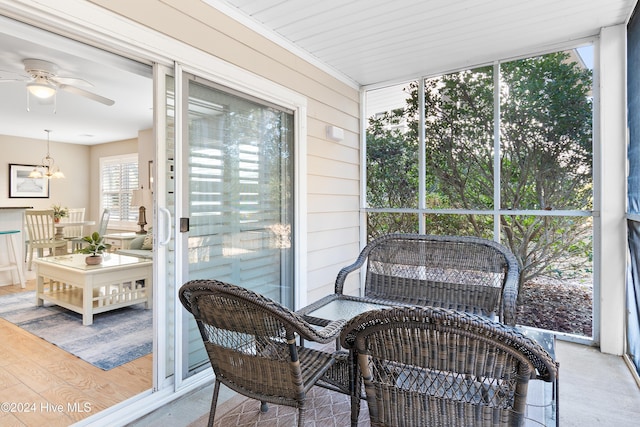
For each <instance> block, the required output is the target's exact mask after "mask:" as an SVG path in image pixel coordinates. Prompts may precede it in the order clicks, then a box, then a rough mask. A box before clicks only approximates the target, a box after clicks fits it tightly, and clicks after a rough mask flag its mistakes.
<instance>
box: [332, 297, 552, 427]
mask: <svg viewBox="0 0 640 427" xmlns="http://www.w3.org/2000/svg"><path fill="white" fill-rule="evenodd" d="M340 342H341V344H342V345H343V346H344V347H345V348H348V349H350V351H351V353H352V356H351V357H352V360H353V362H354V364H355V367H354V372H357V373H356V375H357V378H358V381H357V383H356V384H357V385H356V387H355V389H356V390H360V389H361V387H360V381H362V382H363V383H364V389H365V394H366V400H367V406H368V409H369V417H370V420H371V426H372V427H377V426H477V427H489V426H490V427H497V426H521V425H523V422H524V420H525V409H526V401H527V390H528V385H529V381H530V380H531V379H540V380H543V381H546V382H552V381H554V380H555V377H556V375H557V365H556V363H555V362H554V360H553V359H552V358H551V356H550V355H549V354H548V353H547V352H546V351H545V350H544V349H543V348H542V347H541V346H540V345H539V344H538V343H537V342H535V341H533V340H532V339H529V338H527V337H525V336H524V335H523V334H522V333H520V332H519V331H517V330H516V329H515V328H513V327H510V326H507V325H504V324H502V323H499V322H494V321H492V320H490V319H487V318H485V317H482V316H479V315H475V314H471V313H465V312H461V311H455V310H449V309H445V308H441V307H392V308H387V309H381V310H372V311H368V312H365V313H363V314H360V315H358V316H356V317H355V318H353V319H351V320H350V321H349V322H348V323H347V324H346V325H345V327H344V328H343V330H342V332H341V334H340ZM359 405H360V399H352V425H354V422H353V420H354V419H355V420H357V413H358V412H359Z"/></svg>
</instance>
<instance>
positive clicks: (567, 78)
mask: <svg viewBox="0 0 640 427" xmlns="http://www.w3.org/2000/svg"><path fill="white" fill-rule="evenodd" d="M592 58H593V48H592V47H591V46H586V47H581V48H577V49H570V50H566V51H561V52H554V53H549V54H546V55H540V56H536V57H531V58H525V59H519V60H516V61H508V62H507V61H505V62H501V63H499V64H494V65H492V66H485V67H478V68H474V69H469V70H462V71H458V72H454V73H449V74H443V75H439V76H434V77H430V78H426V79H423V80H415V81H412V82H409V83H406V84H404V85H398V86H394V87H389V88H382V89H376V90H372V91H369V92H367V98H366V99H367V105H366V107H367V113H366V115H367V117H368V126H367V139H366V155H367V159H366V171H367V175H366V177H367V182H366V185H367V188H366V194H367V205H366V208H365V209H366V213H367V232H368V238H369V239H373V238H375V237H377V236H379V235H381V234H386V233H391V232H420V233H427V234H450V235H472V236H478V237H484V238H489V239H494V240H496V241H500V242H501V243H503V244H504V245H506V246H507V247H509V248H510V249H511V251H512V252H513V253H514V255H515V256H516V258H517V259H518V261H519V264H520V270H521V283H520V295H519V296H520V298H519V302H520V304H521V306H520V309H521V313H520V314H519V319H518V323H521V324H524V325H527V326H535V327H539V328H542V329H549V330H554V331H559V332H565V333H567V334H575V335H578V336H592V305H593V277H592V272H593V221H592V218H591V216H592V213H591V210H592V209H593V205H594V204H593V187H594V184H593V172H592V163H593V158H592V154H593V126H592V116H593V96H592V87H593V75H592V73H593V71H592V63H591V59H592ZM552 300H553V301H558V302H559V304H558V305H560V306H561V307H562V308H563V310H554V304H549V303H548V302H549V301H552Z"/></svg>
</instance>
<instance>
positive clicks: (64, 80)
mask: <svg viewBox="0 0 640 427" xmlns="http://www.w3.org/2000/svg"><path fill="white" fill-rule="evenodd" d="M49 80H51V81H53V82H55V83H56V84H58V85H68V86H84V87H93V83H91V82H88V81H86V80H84V79H78V78H76V77H58V76H55V77H49Z"/></svg>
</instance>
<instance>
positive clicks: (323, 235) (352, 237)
mask: <svg viewBox="0 0 640 427" xmlns="http://www.w3.org/2000/svg"><path fill="white" fill-rule="evenodd" d="M359 239H360V234H359V230H358V229H357V228H339V229H335V230H327V231H323V232H319V233H309V241H308V242H307V251H308V252H309V253H310V254H311V253H313V252H315V251H319V250H322V249H325V248H332V249H334V250H344V248H348V247H350V246H351V245H354V244H355V245H359Z"/></svg>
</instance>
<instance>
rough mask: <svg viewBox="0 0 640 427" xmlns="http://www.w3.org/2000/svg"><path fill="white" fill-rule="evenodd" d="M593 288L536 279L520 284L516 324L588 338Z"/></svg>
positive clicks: (565, 282) (548, 279)
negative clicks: (521, 286)
mask: <svg viewBox="0 0 640 427" xmlns="http://www.w3.org/2000/svg"><path fill="white" fill-rule="evenodd" d="M592 310H593V288H592V287H591V286H586V285H584V284H580V283H578V282H574V281H570V280H554V279H551V278H546V277H545V278H538V279H536V280H533V281H530V282H527V283H525V284H524V286H523V288H522V289H521V291H520V305H518V307H517V313H518V319H517V323H518V324H520V325H526V326H533V327H536V328H540V329H547V330H551V331H557V332H565V333H569V334H576V335H582V336H588V337H590V336H591V335H592Z"/></svg>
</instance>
